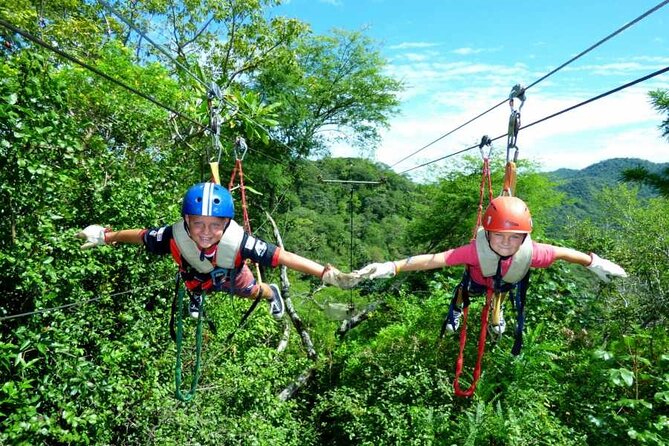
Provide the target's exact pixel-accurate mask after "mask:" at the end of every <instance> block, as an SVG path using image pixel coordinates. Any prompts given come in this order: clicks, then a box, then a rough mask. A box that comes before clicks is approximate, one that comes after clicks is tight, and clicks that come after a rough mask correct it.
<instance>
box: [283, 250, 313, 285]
mask: <svg viewBox="0 0 669 446" xmlns="http://www.w3.org/2000/svg"><path fill="white" fill-rule="evenodd" d="M278 263H279V265H284V266H286V267H287V268H290V269H294V270H295V271H299V272H301V273H305V274H311V275H312V276H316V277H319V278H320V277H321V276H322V275H323V273H324V272H325V267H324V266H323V265H321V264H320V263H317V262H314V261H313V260H310V259H307V258H305V257H302V256H301V255H298V254H295V253H292V252H290V251H286V250H285V249H282V250H281V251H280V252H279V261H278Z"/></svg>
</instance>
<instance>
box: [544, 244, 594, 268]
mask: <svg viewBox="0 0 669 446" xmlns="http://www.w3.org/2000/svg"><path fill="white" fill-rule="evenodd" d="M553 250H554V251H555V260H564V261H566V262H569V263H578V264H579V265H583V266H588V265H590V262H592V258H591V257H590V254H586V253H584V252H581V251H577V250H575V249H571V248H563V247H561V246H554V247H553Z"/></svg>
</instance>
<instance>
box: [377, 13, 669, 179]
mask: <svg viewBox="0 0 669 446" xmlns="http://www.w3.org/2000/svg"><path fill="white" fill-rule="evenodd" d="M667 3H669V0H664V1H662V2H660V3H659V4H657V5H656V6H654V7H653V8H651V9H649V10H648V11H646V12H644V13H643V14H641V15H640V16H639V17H637V18H635V19H634V20H632V21H631V22H629V23H627V24H625V25H623V26H622V27H620V28H618V29H617V30H615V31H614V32H612V33H611V34H609V35H608V36H606V37H604V38H603V39H601V40H600V41H598V42H597V43H595V44H594V45H591V46H590V47H588V48H586V49H585V50H583V51H581V52H580V53H578V54H577V55H576V56H574V57H572V58H571V59H569V60H568V61H566V62H564V63H563V64H562V65H560V66H558V67H557V68H555V69H554V70H552V71H550V72H549V73H547V74H545V75H544V76H542V77H540V78H539V79H537V80H536V81H534V82H532V83H531V84H530V85H528V86H527V87H525V88H524V90H525V91H527V90H528V89H529V88H531V87H533V86H535V85H537V84H538V83H539V82H542V81H544V80H546V79H547V78H548V77H550V76H552V75H553V74H555V73H557V72H558V71H560V70H561V69H563V68H565V67H566V66H567V65H569V64H571V63H572V62H574V61H575V60H577V59H579V58H581V57H583V56H585V55H586V54H587V53H589V52H590V51H592V50H594V49H595V48H597V47H598V46H600V45H601V44H603V43H604V42H606V41H608V40H610V39H611V38H613V37H615V36H616V35H618V34H620V33H621V32H623V31H625V30H626V29H627V28H629V27H631V26H633V25H635V24H636V23H637V22H640V21H641V20H643V19H644V18H646V17H648V16H649V15H651V14H652V13H654V12H655V11H657V10H659V9H660V8H662V7H663V6H666V4H667ZM507 101H508V98H507V99H504V100H503V101H502V102H500V103H499V104H497V105H494V106H492V107H490V108H489V109H488V110H486V111H484V112H483V113H480V114H478V115H477V116H475V117H473V118H472V119H470V120H469V121H467V122H465V123H463V124H461V125H459V126H458V127H456V128H454V129H453V130H451V131H449V132H447V133H445V134H444V135H442V136H440V137H439V138H437V139H435V140H434V141H432V142H430V143H428V144H426V145H424V146H423V147H421V148H420V149H418V150H416V151H414V152H412V153H410V154H409V155H407V156H405V157H404V158H402V159H401V160H399V161H397V162H395V163H394V164H392V165H391V166H390V167H391V168H392V167H395V166H396V165H398V164H399V163H401V162H402V161H405V160H407V159H409V158H410V157H412V156H414V155H415V154H417V153H418V152H421V151H422V150H424V149H427V148H428V147H430V146H431V145H433V144H434V143H436V142H438V141H441V140H442V139H444V138H445V137H447V136H448V135H450V134H452V133H454V132H455V131H457V130H460V129H461V128H463V127H464V126H466V125H468V124H470V123H472V122H474V121H475V120H477V119H478V118H480V117H482V116H483V115H485V114H487V113H490V112H491V111H493V110H494V109H496V108H497V107H499V106H500V105H502V104H504V103H506V102H507ZM475 147H478V146H475ZM473 148H474V147H470V148H469V149H467V150H471V149H473ZM428 164H429V163H428ZM419 167H422V166H419ZM416 168H417V167H416ZM409 170H412V169H409ZM404 172H408V171H407V170H405V171H403V172H400V174H402V173H404Z"/></svg>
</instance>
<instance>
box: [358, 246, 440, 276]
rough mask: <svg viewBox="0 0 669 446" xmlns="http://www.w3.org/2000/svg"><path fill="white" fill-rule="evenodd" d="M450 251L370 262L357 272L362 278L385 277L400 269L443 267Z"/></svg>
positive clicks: (419, 269) (393, 274) (417, 269)
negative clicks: (389, 260)
mask: <svg viewBox="0 0 669 446" xmlns="http://www.w3.org/2000/svg"><path fill="white" fill-rule="evenodd" d="M448 253H449V252H447V253H446V254H444V253H443V252H442V253H439V254H421V255H418V256H414V257H407V258H406V259H401V260H395V261H394V262H384V263H370V264H369V265H367V266H365V267H363V268H362V269H360V270H359V271H357V272H355V273H357V274H358V275H359V276H360V277H362V278H367V279H380V278H383V277H393V276H395V275H396V274H397V273H399V272H400V271H422V270H427V269H436V268H443V267H444V266H446V258H447V254H448Z"/></svg>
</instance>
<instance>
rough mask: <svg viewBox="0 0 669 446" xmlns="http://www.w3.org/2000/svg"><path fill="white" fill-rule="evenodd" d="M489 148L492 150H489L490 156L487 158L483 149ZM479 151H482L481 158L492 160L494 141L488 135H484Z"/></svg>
mask: <svg viewBox="0 0 669 446" xmlns="http://www.w3.org/2000/svg"><path fill="white" fill-rule="evenodd" d="M485 146H488V147H490V149H489V150H488V155H487V156H486V154H485V152H484V151H483V147H485ZM479 150H480V151H481V158H483V159H487V158H490V155H491V154H492V140H491V139H490V137H489V136H488V135H483V136H482V137H481V142H480V143H479Z"/></svg>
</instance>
